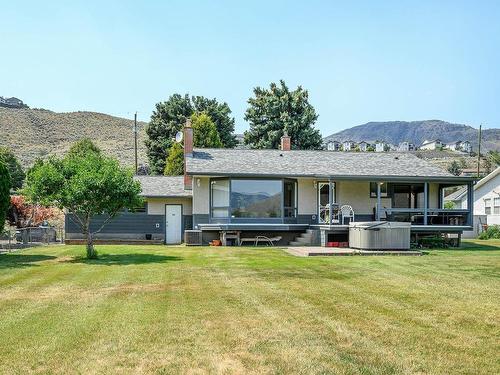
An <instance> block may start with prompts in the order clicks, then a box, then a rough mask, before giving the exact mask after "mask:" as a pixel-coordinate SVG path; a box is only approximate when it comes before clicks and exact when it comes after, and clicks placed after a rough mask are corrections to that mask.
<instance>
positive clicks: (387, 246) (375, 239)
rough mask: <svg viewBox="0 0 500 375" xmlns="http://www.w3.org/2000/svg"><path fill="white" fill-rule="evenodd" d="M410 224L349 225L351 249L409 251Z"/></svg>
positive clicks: (363, 223) (380, 222)
mask: <svg viewBox="0 0 500 375" xmlns="http://www.w3.org/2000/svg"><path fill="white" fill-rule="evenodd" d="M410 228H411V224H410V223H402V222H395V221H369V222H359V223H350V224H349V247H352V248H354V249H361V250H395V249H397V250H409V249H410Z"/></svg>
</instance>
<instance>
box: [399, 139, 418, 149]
mask: <svg viewBox="0 0 500 375" xmlns="http://www.w3.org/2000/svg"><path fill="white" fill-rule="evenodd" d="M415 149H416V147H415V145H414V144H413V143H411V142H406V141H405V142H401V143H400V144H399V146H398V147H397V151H400V152H408V151H415Z"/></svg>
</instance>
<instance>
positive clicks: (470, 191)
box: [467, 181, 474, 226]
mask: <svg viewBox="0 0 500 375" xmlns="http://www.w3.org/2000/svg"><path fill="white" fill-rule="evenodd" d="M467 211H468V214H467V225H470V226H472V225H474V216H473V215H474V184H473V182H472V181H471V182H469V183H468V184H467Z"/></svg>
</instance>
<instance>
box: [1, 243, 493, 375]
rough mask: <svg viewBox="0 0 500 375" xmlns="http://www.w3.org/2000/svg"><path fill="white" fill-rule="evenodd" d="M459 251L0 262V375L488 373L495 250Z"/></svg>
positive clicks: (264, 251) (65, 255)
mask: <svg viewBox="0 0 500 375" xmlns="http://www.w3.org/2000/svg"><path fill="white" fill-rule="evenodd" d="M464 247H465V248H464V249H463V250H446V251H431V252H430V253H429V254H428V255H426V256H422V257H390V256H384V257H359V256H358V257H321V258H320V257H316V258H297V257H293V256H291V255H288V254H286V253H285V252H283V251H282V250H279V249H269V248H257V249H255V248H185V247H165V246H98V247H97V248H98V251H99V252H100V254H101V258H100V259H99V260H97V261H88V262H87V261H85V260H83V259H81V258H79V256H80V255H83V254H84V249H83V247H80V246H56V247H41V248H36V249H31V250H25V251H21V252H17V253H12V254H9V255H0V317H1V318H0V353H1V354H0V373H2V374H9V373H27V372H35V373H64V374H66V373H75V372H77V373H192V374H204V373H228V374H233V373H255V374H262V373H279V374H291V373H302V374H305V373H307V374H309V373H318V374H319V373H321V374H326V373H342V374H344V373H345V374H401V373H407V374H410V373H412V374H413V373H419V374H428V373H440V374H458V373H463V374H480V373H483V374H495V373H496V374H498V373H500V360H499V353H500V345H499V343H500V321H499V320H500V305H499V301H500V277H499V276H500V241H476V242H475V243H472V242H468V243H465V244H464Z"/></svg>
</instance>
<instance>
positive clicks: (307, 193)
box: [297, 178, 318, 215]
mask: <svg viewBox="0 0 500 375" xmlns="http://www.w3.org/2000/svg"><path fill="white" fill-rule="evenodd" d="M297 189H298V194H297V196H298V207H297V209H298V214H299V215H316V214H317V212H318V207H317V203H316V202H317V194H318V193H317V188H316V187H314V179H312V178H299V179H298V180H297Z"/></svg>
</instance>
